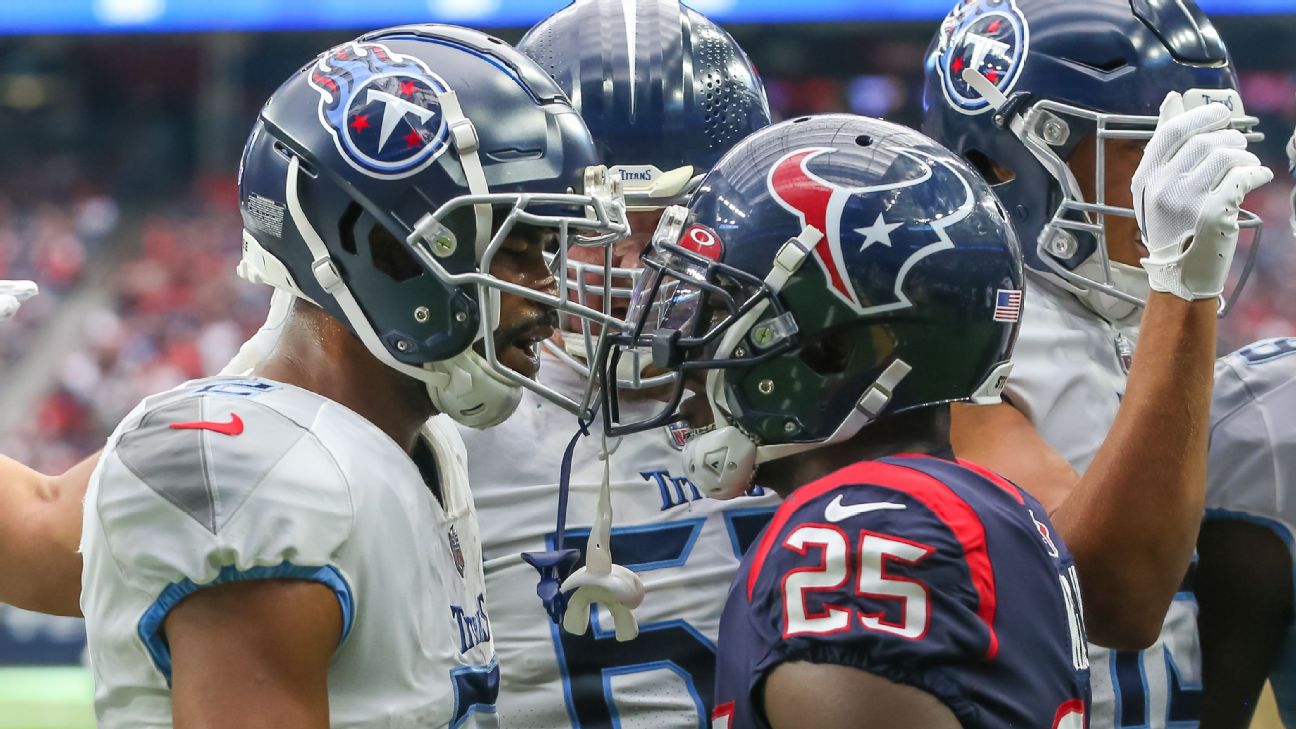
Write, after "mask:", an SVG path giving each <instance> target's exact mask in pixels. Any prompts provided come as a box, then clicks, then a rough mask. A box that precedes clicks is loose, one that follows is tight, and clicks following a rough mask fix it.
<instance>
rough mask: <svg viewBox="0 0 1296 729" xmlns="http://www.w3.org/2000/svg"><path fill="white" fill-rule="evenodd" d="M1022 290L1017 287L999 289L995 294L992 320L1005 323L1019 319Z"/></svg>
mask: <svg viewBox="0 0 1296 729" xmlns="http://www.w3.org/2000/svg"><path fill="white" fill-rule="evenodd" d="M1021 310H1022V292H1021V291H1020V290H1018V289H999V291H998V292H997V293H996V294H995V308H994V320H995V321H1000V322H1004V323H1007V324H1016V323H1017V322H1019V321H1021Z"/></svg>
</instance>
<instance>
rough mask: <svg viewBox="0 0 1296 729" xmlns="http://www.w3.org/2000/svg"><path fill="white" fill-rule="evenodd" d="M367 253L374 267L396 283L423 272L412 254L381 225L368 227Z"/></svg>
mask: <svg viewBox="0 0 1296 729" xmlns="http://www.w3.org/2000/svg"><path fill="white" fill-rule="evenodd" d="M369 254H370V255H371V256H372V257H373V264H374V268H376V269H378V270H379V271H382V272H383V273H385V274H387V275H388V276H390V277H391V279H392V280H393V281H395V282H397V283H400V282H402V281H408V280H410V279H412V278H417V277H418V276H419V275H420V274H422V273H423V269H422V267H421V266H419V264H418V261H416V260H414V256H412V255H410V252H409V251H408V250H406V249H405V246H403V245H401V242H400V241H398V240H396V236H394V235H392V234H391V231H389V230H387V229H386V228H384V227H383V226H381V225H375V226H373V227H372V228H370V229H369Z"/></svg>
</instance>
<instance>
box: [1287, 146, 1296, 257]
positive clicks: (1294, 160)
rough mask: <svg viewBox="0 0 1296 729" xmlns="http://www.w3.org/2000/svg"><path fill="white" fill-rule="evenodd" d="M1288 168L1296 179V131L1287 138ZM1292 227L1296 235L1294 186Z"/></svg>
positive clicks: (1294, 193) (1293, 189) (1294, 194)
mask: <svg viewBox="0 0 1296 729" xmlns="http://www.w3.org/2000/svg"><path fill="white" fill-rule="evenodd" d="M1287 169H1288V170H1289V171H1290V172H1291V173H1292V179H1293V180H1294V181H1296V132H1292V137H1291V139H1288V140H1287ZM1291 228H1292V235H1296V187H1293V188H1292V217H1291Z"/></svg>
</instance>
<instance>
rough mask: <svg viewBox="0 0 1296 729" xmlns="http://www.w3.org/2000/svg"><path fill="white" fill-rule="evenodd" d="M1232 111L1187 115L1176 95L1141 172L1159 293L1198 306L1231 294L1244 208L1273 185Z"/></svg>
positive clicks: (1138, 197)
mask: <svg viewBox="0 0 1296 729" xmlns="http://www.w3.org/2000/svg"><path fill="white" fill-rule="evenodd" d="M1230 118H1231V112H1230V110H1229V109H1228V107H1226V106H1224V105H1223V104H1218V103H1210V104H1205V105H1203V106H1199V107H1197V108H1195V109H1189V110H1185V109H1184V101H1183V97H1182V96H1180V95H1179V94H1178V93H1177V92H1171V93H1170V94H1169V95H1168V96H1166V99H1165V101H1164V102H1162V104H1161V119H1160V121H1159V122H1158V124H1157V130H1156V133H1155V134H1154V135H1153V136H1152V139H1151V141H1149V142H1148V146H1147V150H1146V151H1145V152H1144V153H1143V161H1142V163H1140V164H1139V167H1138V171H1137V172H1135V173H1134V180H1133V185H1132V189H1133V192H1134V211H1135V213H1136V214H1137V217H1138V222H1139V229H1140V230H1141V231H1142V233H1143V244H1144V245H1145V246H1147V249H1148V256H1147V258H1144V259H1143V261H1142V262H1143V268H1144V269H1145V270H1146V271H1147V273H1148V282H1149V283H1150V284H1151V287H1152V290H1154V291H1162V292H1165V293H1170V294H1174V295H1175V296H1178V297H1179V298H1181V299H1186V300H1188V301H1196V300H1198V299H1213V298H1215V297H1217V296H1219V295H1220V293H1222V292H1223V291H1224V283H1225V281H1226V280H1227V278H1228V272H1229V266H1230V265H1231V264H1232V262H1233V253H1234V251H1235V250H1236V249H1237V241H1238V209H1239V208H1240V206H1241V205H1242V199H1243V198H1245V197H1246V196H1247V194H1248V193H1250V192H1251V191H1252V190H1255V189H1256V188H1258V187H1260V186H1261V185H1264V184H1265V183H1267V182H1269V181H1270V180H1272V179H1273V172H1271V171H1269V170H1268V169H1267V168H1266V167H1265V166H1264V165H1262V164H1260V160H1259V159H1258V158H1257V157H1256V156H1255V155H1254V154H1252V153H1251V152H1248V151H1247V149H1246V146H1247V141H1246V137H1245V136H1243V134H1242V132H1239V131H1237V130H1235V129H1230V128H1228V127H1229V122H1230Z"/></svg>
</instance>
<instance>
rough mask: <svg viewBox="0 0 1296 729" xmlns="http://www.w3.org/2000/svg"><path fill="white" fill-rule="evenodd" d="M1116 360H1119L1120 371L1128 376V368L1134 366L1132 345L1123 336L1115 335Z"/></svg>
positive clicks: (1127, 338)
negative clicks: (1123, 371)
mask: <svg viewBox="0 0 1296 729" xmlns="http://www.w3.org/2000/svg"><path fill="white" fill-rule="evenodd" d="M1116 358H1117V359H1119V360H1120V363H1121V369H1123V370H1125V374H1127V375H1128V374H1129V371H1130V366H1131V365H1133V364H1134V343H1133V342H1131V341H1130V340H1129V337H1126V336H1125V335H1124V334H1117V335H1116Z"/></svg>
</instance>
